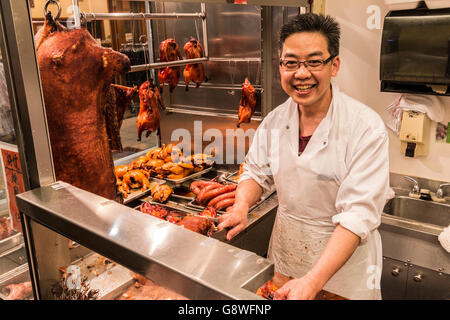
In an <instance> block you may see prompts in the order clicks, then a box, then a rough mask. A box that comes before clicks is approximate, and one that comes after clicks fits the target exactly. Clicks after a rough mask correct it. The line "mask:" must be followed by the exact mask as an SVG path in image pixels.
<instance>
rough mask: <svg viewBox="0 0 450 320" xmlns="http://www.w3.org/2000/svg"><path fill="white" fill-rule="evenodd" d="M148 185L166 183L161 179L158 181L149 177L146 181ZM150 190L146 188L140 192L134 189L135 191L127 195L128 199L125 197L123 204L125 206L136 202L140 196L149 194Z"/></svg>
mask: <svg viewBox="0 0 450 320" xmlns="http://www.w3.org/2000/svg"><path fill="white" fill-rule="evenodd" d="M148 180H149V182H150V184H152V183H158V184H164V183H166V182H165V181H164V180H162V179H158V178H152V177H150V179H148ZM150 189H151V188H148V189H147V190H145V191H141V190H140V189H136V190H131V192H130V193H129V194H128V197H126V198H125V199H123V204H127V203H129V202H131V201H133V200H136V199H138V198H140V197H142V196H145V195H146V194H148V193H150Z"/></svg>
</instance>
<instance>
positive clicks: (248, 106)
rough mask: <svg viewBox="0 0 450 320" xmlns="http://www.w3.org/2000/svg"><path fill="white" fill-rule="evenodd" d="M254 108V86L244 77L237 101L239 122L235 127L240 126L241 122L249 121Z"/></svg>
mask: <svg viewBox="0 0 450 320" xmlns="http://www.w3.org/2000/svg"><path fill="white" fill-rule="evenodd" d="M255 108H256V92H255V88H253V86H252V85H251V83H250V81H248V78H247V77H246V78H245V81H244V83H243V84H242V92H241V100H240V102H239V113H238V116H239V122H238V123H237V127H238V128H239V127H240V126H241V123H249V122H250V120H251V118H252V115H253V113H254V112H255Z"/></svg>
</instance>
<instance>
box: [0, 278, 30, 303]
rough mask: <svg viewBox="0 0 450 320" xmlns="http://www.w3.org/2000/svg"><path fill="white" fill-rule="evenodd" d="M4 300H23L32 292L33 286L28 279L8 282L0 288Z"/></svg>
mask: <svg viewBox="0 0 450 320" xmlns="http://www.w3.org/2000/svg"><path fill="white" fill-rule="evenodd" d="M2 293H3V294H4V295H5V296H6V300H24V299H26V298H29V297H30V296H31V295H32V294H33V287H32V286H31V282H30V281H26V282H22V283H17V284H10V285H7V286H6V287H4V288H3V289H2Z"/></svg>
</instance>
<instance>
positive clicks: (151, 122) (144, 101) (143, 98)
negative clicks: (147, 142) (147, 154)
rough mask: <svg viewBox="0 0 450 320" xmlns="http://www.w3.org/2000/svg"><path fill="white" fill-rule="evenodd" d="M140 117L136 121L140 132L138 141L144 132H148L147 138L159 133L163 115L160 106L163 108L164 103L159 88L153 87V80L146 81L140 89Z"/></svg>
mask: <svg viewBox="0 0 450 320" xmlns="http://www.w3.org/2000/svg"><path fill="white" fill-rule="evenodd" d="M139 101H140V108H139V115H138V117H137V120H136V124H137V130H138V141H141V136H142V132H143V131H145V130H147V133H146V137H148V136H149V135H150V133H152V132H155V131H156V132H158V133H159V126H160V121H161V114H160V113H159V108H158V104H159V105H160V106H161V108H163V109H164V108H165V107H164V103H163V101H162V98H161V94H160V93H159V90H158V88H157V87H156V86H155V85H153V82H152V81H151V80H149V81H145V82H144V83H143V84H142V85H141V86H140V88H139Z"/></svg>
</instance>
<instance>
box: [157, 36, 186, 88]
mask: <svg viewBox="0 0 450 320" xmlns="http://www.w3.org/2000/svg"><path fill="white" fill-rule="evenodd" d="M177 60H183V57H182V56H181V53H180V48H179V47H178V44H177V43H176V42H175V40H174V39H172V38H169V39H167V40H164V41H163V42H161V44H160V45H159V61H160V62H170V61H177ZM180 77H181V69H180V67H178V66H174V67H165V68H163V69H159V71H158V80H159V86H160V90H161V92H162V91H163V86H164V83H167V84H168V85H169V88H170V92H173V90H174V89H175V87H176V86H177V85H178V82H180Z"/></svg>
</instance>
